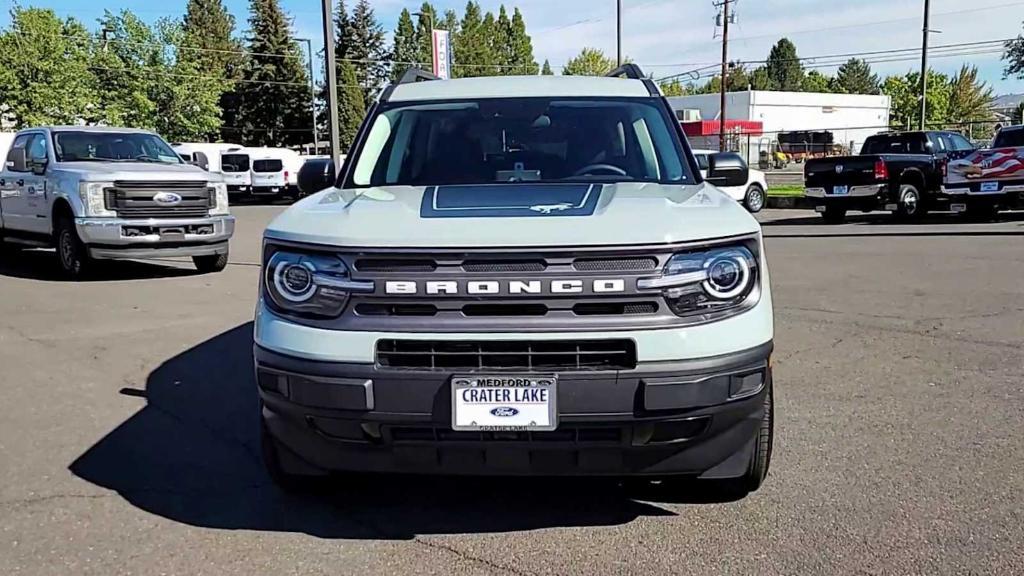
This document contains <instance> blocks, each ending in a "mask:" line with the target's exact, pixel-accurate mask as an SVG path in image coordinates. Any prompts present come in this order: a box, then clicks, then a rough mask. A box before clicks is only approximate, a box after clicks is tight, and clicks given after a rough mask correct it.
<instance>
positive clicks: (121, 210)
mask: <svg viewBox="0 0 1024 576" xmlns="http://www.w3.org/2000/svg"><path fill="white" fill-rule="evenodd" d="M160 192H171V193H174V194H177V195H178V196H180V197H181V202H179V203H178V204H176V205H173V206H167V205H164V204H160V203H158V202H156V200H154V196H156V195H157V194H159V193H160ZM105 201H106V206H107V209H108V210H113V211H115V212H116V213H117V215H118V216H120V217H122V218H202V217H205V216H207V215H208V214H209V211H210V208H212V207H213V205H214V202H215V201H216V195H215V194H214V193H213V189H211V188H208V187H207V186H206V183H205V182H187V181H186V182H175V181H158V182H147V181H131V180H121V181H117V182H114V186H113V187H112V188H107V189H106V190H105Z"/></svg>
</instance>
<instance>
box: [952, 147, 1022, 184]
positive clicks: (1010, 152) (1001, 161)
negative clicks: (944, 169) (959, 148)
mask: <svg viewBox="0 0 1024 576" xmlns="http://www.w3.org/2000/svg"><path fill="white" fill-rule="evenodd" d="M950 168H952V169H954V170H957V171H958V172H962V173H964V174H965V175H966V176H967V177H968V178H971V179H981V178H985V179H990V178H991V179H995V178H1008V177H1010V176H1014V175H1016V174H1017V173H1018V172H1021V171H1024V148H1000V149H998V150H978V151H977V152H974V153H973V154H971V155H970V156H968V157H966V158H964V159H963V160H958V161H956V162H953V163H952V164H950ZM965 168H973V170H964V169H965ZM979 169H980V172H978V170H979Z"/></svg>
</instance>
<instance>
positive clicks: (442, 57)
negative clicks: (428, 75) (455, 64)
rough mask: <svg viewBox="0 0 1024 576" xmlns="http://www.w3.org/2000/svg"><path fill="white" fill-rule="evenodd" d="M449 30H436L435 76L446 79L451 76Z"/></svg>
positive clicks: (434, 37)
mask: <svg viewBox="0 0 1024 576" xmlns="http://www.w3.org/2000/svg"><path fill="white" fill-rule="evenodd" d="M449 38H450V37H449V36H448V31H447V30H434V34H433V43H434V76H437V77H438V78H443V79H445V80H447V79H449V78H451V68H452V58H451V42H449Z"/></svg>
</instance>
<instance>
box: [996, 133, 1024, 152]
mask: <svg viewBox="0 0 1024 576" xmlns="http://www.w3.org/2000/svg"><path fill="white" fill-rule="evenodd" d="M1018 146H1024V129H1022V128H1016V129H1014V130H1000V131H999V134H996V141H995V142H993V143H992V147H993V148H1016V147H1018Z"/></svg>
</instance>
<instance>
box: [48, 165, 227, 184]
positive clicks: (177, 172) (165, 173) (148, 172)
mask: <svg viewBox="0 0 1024 576" xmlns="http://www.w3.org/2000/svg"><path fill="white" fill-rule="evenodd" d="M57 170H58V171H60V172H63V173H65V174H74V175H76V176H77V177H78V178H79V179H80V180H87V181H90V180H91V181H97V180H101V181H104V182H109V181H113V180H195V181H197V182H220V181H221V177H220V175H218V174H215V173H212V172H207V171H205V170H203V169H202V168H200V167H198V166H193V165H191V164H157V163H146V162H62V163H61V164H60V165H59V167H58V168H57Z"/></svg>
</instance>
